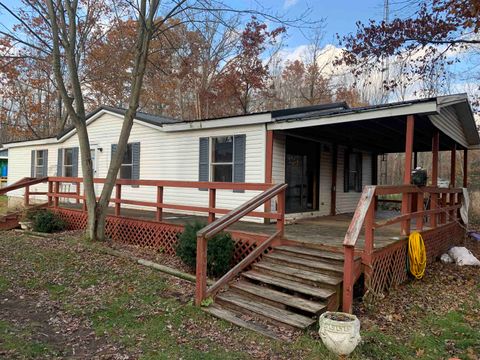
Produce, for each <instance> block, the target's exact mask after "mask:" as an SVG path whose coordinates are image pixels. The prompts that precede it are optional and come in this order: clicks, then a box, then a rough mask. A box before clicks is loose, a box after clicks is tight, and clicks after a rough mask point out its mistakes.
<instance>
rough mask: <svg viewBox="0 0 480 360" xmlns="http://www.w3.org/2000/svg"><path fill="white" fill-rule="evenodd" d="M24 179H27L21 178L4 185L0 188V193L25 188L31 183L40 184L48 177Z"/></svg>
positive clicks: (3, 193)
mask: <svg viewBox="0 0 480 360" xmlns="http://www.w3.org/2000/svg"><path fill="white" fill-rule="evenodd" d="M25 179H28V178H23V179H21V180H19V181H17V182H16V183H14V184H12V185H10V186H5V187H3V188H0V195H5V194H6V193H8V192H10V191H13V190H18V189H21V188H26V187H29V186H32V185H36V184H40V183H44V182H47V181H48V177H43V178H36V179H31V178H30V179H31V180H25Z"/></svg>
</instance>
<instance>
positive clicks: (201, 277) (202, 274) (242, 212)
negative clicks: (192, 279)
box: [195, 184, 287, 306]
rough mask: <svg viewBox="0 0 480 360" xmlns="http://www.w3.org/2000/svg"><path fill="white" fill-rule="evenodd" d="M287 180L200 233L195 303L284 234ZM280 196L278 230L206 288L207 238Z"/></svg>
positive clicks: (222, 284)
mask: <svg viewBox="0 0 480 360" xmlns="http://www.w3.org/2000/svg"><path fill="white" fill-rule="evenodd" d="M286 188H287V184H278V185H274V186H272V187H270V188H269V189H268V190H265V191H264V192H263V193H261V194H259V195H257V196H255V197H254V198H252V199H251V200H249V201H247V202H246V203H244V204H243V205H241V206H239V207H237V208H236V209H234V210H232V211H230V212H229V213H228V214H226V215H225V216H223V217H221V218H220V219H218V220H216V221H214V222H212V223H210V224H209V225H207V226H206V227H204V228H203V229H201V230H200V231H199V232H198V233H197V271H196V277H197V280H196V288H195V304H196V305H197V306H199V305H201V303H202V301H203V300H204V299H206V298H208V297H209V296H213V295H214V294H215V293H216V292H217V291H218V290H220V289H221V288H222V287H223V286H225V285H226V284H227V283H228V282H229V281H230V280H232V279H233V278H234V277H235V276H236V275H238V274H239V273H240V272H241V271H242V270H243V269H245V268H246V267H247V266H249V265H250V264H251V263H252V262H253V261H254V260H255V259H256V258H257V257H258V256H260V255H261V254H262V253H263V252H264V251H265V250H266V249H267V248H268V246H269V245H271V243H272V242H273V241H274V240H275V239H276V238H277V237H278V236H281V235H283V232H284V228H285V190H286ZM275 196H277V198H278V200H277V201H278V202H277V204H278V206H277V213H276V214H277V217H276V219H277V231H276V232H275V234H273V235H272V236H270V237H269V238H268V239H267V240H266V241H264V242H263V243H262V244H260V245H259V246H257V247H256V248H255V250H254V251H252V252H251V253H250V254H249V255H248V256H247V257H245V259H243V260H242V261H241V262H239V263H238V264H237V265H236V266H235V267H234V268H232V269H231V270H230V271H229V272H227V273H226V274H225V275H224V276H223V277H221V278H220V279H219V280H218V281H217V282H216V283H215V284H213V285H212V286H211V287H210V288H209V289H207V247H208V246H207V244H208V240H209V239H211V238H212V237H214V236H215V235H217V234H218V233H220V232H221V231H224V230H225V229H226V228H227V227H229V226H231V225H233V224H234V223H236V222H237V221H239V220H240V219H242V218H243V217H244V216H246V215H248V214H251V213H252V211H253V210H254V209H256V208H258V207H260V206H262V205H263V204H265V203H267V202H269V201H270V200H271V199H272V198H274V197H275Z"/></svg>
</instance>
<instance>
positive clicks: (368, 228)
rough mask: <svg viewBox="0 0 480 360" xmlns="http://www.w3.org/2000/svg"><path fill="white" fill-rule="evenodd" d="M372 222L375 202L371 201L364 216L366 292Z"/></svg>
mask: <svg viewBox="0 0 480 360" xmlns="http://www.w3.org/2000/svg"><path fill="white" fill-rule="evenodd" d="M374 221H375V202H374V201H372V202H371V204H370V206H369V207H368V210H367V214H366V215H365V246H364V248H363V253H362V263H363V266H364V269H365V270H364V272H365V290H368V289H369V287H370V284H371V279H372V273H373V248H374V241H375V240H374V236H375V234H374V231H375V230H374V228H373V223H374Z"/></svg>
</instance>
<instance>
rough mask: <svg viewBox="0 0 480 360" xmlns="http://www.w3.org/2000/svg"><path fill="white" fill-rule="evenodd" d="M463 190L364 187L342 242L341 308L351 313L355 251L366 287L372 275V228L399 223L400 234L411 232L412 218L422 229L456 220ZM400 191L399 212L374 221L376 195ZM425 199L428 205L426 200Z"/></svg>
mask: <svg viewBox="0 0 480 360" xmlns="http://www.w3.org/2000/svg"><path fill="white" fill-rule="evenodd" d="M461 193H462V189H444V188H438V187H431V186H426V187H417V186H414V185H401V186H373V185H372V186H365V187H364V189H363V192H362V195H361V197H360V200H359V202H358V205H357V208H356V210H355V213H354V215H353V218H352V221H351V222H350V225H349V227H348V230H347V233H346V234H345V238H344V241H343V248H344V274H343V276H344V278H343V311H345V312H352V303H353V285H354V283H355V279H356V276H357V275H358V274H356V267H355V253H356V252H357V253H358V252H360V253H361V256H362V265H363V269H364V270H363V271H364V275H365V285H366V287H367V288H368V286H369V281H370V279H371V278H372V269H373V253H374V242H375V230H376V229H380V228H382V227H386V226H389V225H393V224H398V223H400V224H401V235H404V236H407V235H408V234H410V230H411V229H410V228H411V220H413V219H415V220H416V224H415V228H416V230H417V231H422V230H423V229H424V227H425V226H426V224H427V225H428V227H429V228H435V227H437V226H438V225H443V224H446V223H447V222H451V221H456V220H457V219H458V210H459V209H460V207H461ZM394 194H401V195H402V197H404V198H405V199H406V201H404V202H402V211H401V215H399V216H395V217H393V218H390V219H386V220H383V221H378V222H375V203H376V202H377V198H378V196H382V195H394ZM426 200H428V204H429V206H428V208H426V209H425V203H426ZM362 228H363V229H364V237H365V243H364V247H363V249H361V250H360V251H359V250H358V249H357V250H356V249H355V246H356V243H357V240H358V238H359V236H360V233H361V231H362Z"/></svg>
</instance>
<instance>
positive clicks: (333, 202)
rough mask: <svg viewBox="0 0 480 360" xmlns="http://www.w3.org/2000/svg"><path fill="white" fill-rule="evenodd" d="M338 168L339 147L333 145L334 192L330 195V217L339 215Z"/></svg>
mask: <svg viewBox="0 0 480 360" xmlns="http://www.w3.org/2000/svg"><path fill="white" fill-rule="evenodd" d="M337 168H338V145H337V144H333V151H332V190H331V193H330V215H336V214H337Z"/></svg>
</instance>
